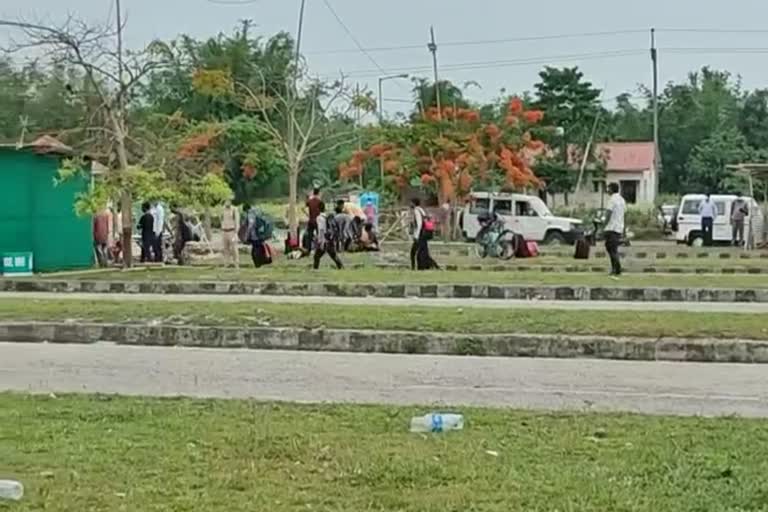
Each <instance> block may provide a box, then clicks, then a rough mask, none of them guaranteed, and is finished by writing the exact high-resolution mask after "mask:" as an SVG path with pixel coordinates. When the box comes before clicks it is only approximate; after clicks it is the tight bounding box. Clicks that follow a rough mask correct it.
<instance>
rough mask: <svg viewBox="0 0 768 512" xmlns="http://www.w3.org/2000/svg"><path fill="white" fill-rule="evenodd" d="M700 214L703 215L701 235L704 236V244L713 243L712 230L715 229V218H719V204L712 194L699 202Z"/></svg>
mask: <svg viewBox="0 0 768 512" xmlns="http://www.w3.org/2000/svg"><path fill="white" fill-rule="evenodd" d="M699 215H700V216H701V236H702V237H704V245H705V246H707V247H709V246H710V245H712V230H713V229H715V219H717V205H715V203H714V202H713V201H712V197H711V196H710V194H707V197H705V198H704V201H702V202H701V204H699Z"/></svg>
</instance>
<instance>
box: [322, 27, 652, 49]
mask: <svg viewBox="0 0 768 512" xmlns="http://www.w3.org/2000/svg"><path fill="white" fill-rule="evenodd" d="M647 32H648V31H647V30H646V29H642V30H640V29H636V30H612V31H603V32H579V33H572V34H553V35H543V36H525V37H513V38H507V39H478V40H467V41H449V42H446V43H440V46H451V47H455V46H482V45H494V44H504V43H521V42H528V41H546V40H553V39H554V40H558V39H575V38H586V37H606V36H617V35H627V34H645V33H647ZM423 49H424V45H423V44H409V45H401V46H382V47H373V48H365V51H367V52H370V53H382V52H390V51H398V50H423ZM353 52H355V50H319V51H314V52H308V53H307V54H308V55H310V54H312V55H334V54H343V53H353Z"/></svg>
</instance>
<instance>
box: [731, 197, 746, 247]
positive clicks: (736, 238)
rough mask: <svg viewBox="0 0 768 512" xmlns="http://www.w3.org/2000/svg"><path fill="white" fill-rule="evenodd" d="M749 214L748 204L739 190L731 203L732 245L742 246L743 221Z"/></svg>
mask: <svg viewBox="0 0 768 512" xmlns="http://www.w3.org/2000/svg"><path fill="white" fill-rule="evenodd" d="M748 215H749V205H747V201H746V200H744V198H743V197H742V196H741V192H737V193H736V199H735V200H734V201H733V204H732V205H731V227H732V228H733V237H732V240H733V245H734V246H735V247H742V246H743V245H744V221H745V219H746V218H747V216H748Z"/></svg>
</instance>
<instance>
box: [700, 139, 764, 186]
mask: <svg viewBox="0 0 768 512" xmlns="http://www.w3.org/2000/svg"><path fill="white" fill-rule="evenodd" d="M751 153H752V151H751V150H750V148H749V146H748V145H747V139H746V137H744V135H742V134H741V132H739V130H738V129H737V128H735V127H729V128H721V129H719V130H717V131H715V132H714V133H712V135H710V136H709V137H707V138H706V139H704V140H703V141H702V142H701V143H700V144H698V145H697V146H696V147H695V148H693V151H692V152H691V156H690V160H689V162H688V175H687V188H688V190H689V191H698V192H712V193H716V192H730V191H733V190H731V188H732V187H738V188H740V189H741V190H743V187H744V185H745V184H744V183H743V182H742V183H741V186H739V184H740V182H739V181H738V180H735V179H734V176H733V172H732V171H730V170H728V169H727V167H726V166H727V165H729V164H738V163H741V162H744V161H746V160H749V159H750V156H751Z"/></svg>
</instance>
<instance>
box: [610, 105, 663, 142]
mask: <svg viewBox="0 0 768 512" xmlns="http://www.w3.org/2000/svg"><path fill="white" fill-rule="evenodd" d="M646 95H647V94H646ZM644 101H645V103H646V104H645V105H644V106H643V107H642V108H638V107H637V106H636V105H635V104H633V103H632V101H631V95H630V94H629V93H624V94H620V95H619V96H617V97H616V108H615V109H614V110H613V112H611V113H610V114H609V115H608V116H607V119H606V124H607V125H608V130H609V132H610V138H611V140H614V141H618V142H646V141H649V140H653V112H652V111H651V110H650V109H649V108H648V103H650V99H649V98H646V99H645V100H644Z"/></svg>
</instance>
